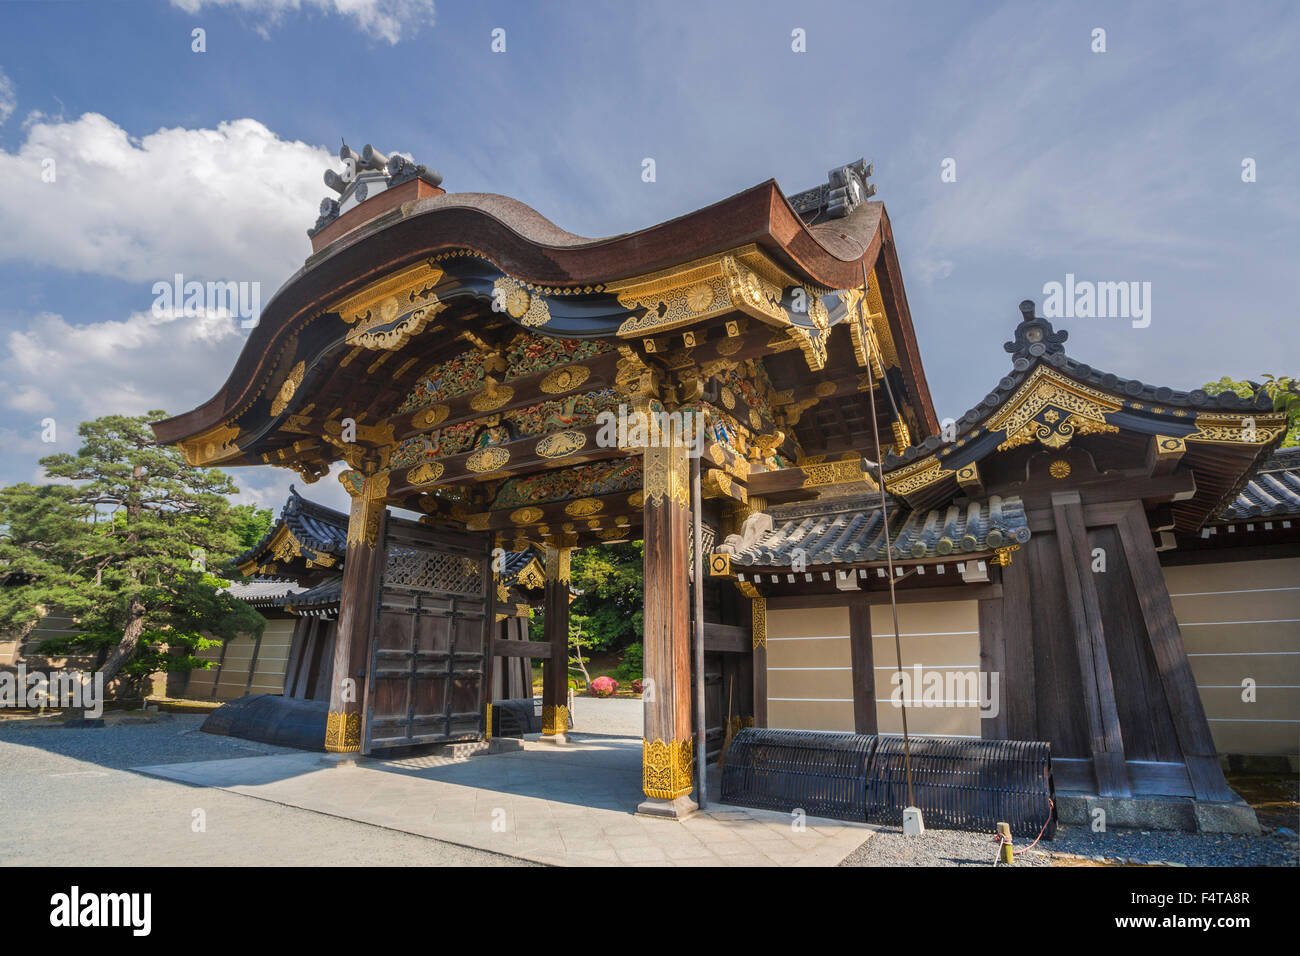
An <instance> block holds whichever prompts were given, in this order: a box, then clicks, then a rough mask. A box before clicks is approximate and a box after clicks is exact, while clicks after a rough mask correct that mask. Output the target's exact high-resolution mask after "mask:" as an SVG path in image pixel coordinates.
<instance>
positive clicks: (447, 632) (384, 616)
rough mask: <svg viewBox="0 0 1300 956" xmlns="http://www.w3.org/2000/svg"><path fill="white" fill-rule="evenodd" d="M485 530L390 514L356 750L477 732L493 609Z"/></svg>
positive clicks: (437, 740)
mask: <svg viewBox="0 0 1300 956" xmlns="http://www.w3.org/2000/svg"><path fill="white" fill-rule="evenodd" d="M488 545H489V538H488V536H487V535H470V534H456V533H455V532H446V531H435V530H433V529H431V528H428V527H426V526H424V525H421V524H417V523H415V522H413V521H406V520H404V519H401V518H389V520H388V528H387V533H386V535H385V538H384V557H383V569H382V575H381V578H380V584H379V609H378V614H377V618H376V621H375V630H374V638H373V641H372V642H371V648H372V650H371V659H370V677H369V686H368V688H367V694H366V732H365V743H364V746H363V751H364V752H365V753H370V752H371V751H374V750H387V749H390V748H393V747H408V746H412V745H417V744H432V743H444V742H448V741H457V740H475V739H478V738H480V737H482V736H483V734H484V729H485V727H484V719H485V704H486V698H485V696H484V695H485V694H486V693H487V690H488V688H489V687H490V686H491V684H490V682H489V678H490V674H488V672H487V671H488V668H489V667H490V666H491V658H490V657H489V656H488V653H487V651H488V648H489V640H490V631H491V622H492V616H493V614H494V611H495V608H494V607H493V600H494V597H495V593H494V591H493V590H492V575H491V569H490V561H489V555H488Z"/></svg>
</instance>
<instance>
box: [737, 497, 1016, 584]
mask: <svg viewBox="0 0 1300 956" xmlns="http://www.w3.org/2000/svg"><path fill="white" fill-rule="evenodd" d="M846 505H848V506H847V507H846ZM880 515H881V512H880V509H879V507H878V506H876V507H862V506H861V505H860V504H859V505H858V506H856V507H854V506H852V504H851V503H849V502H845V501H842V500H841V501H835V502H827V503H825V504H820V505H818V506H814V505H803V506H800V507H798V508H795V509H781V508H775V509H773V511H772V530H771V531H769V532H767V533H766V534H764V535H763V537H762V538H760V539H759V540H758V541H757V542H756V543H755V544H754V545H753V546H752V547H750V548H748V549H747V550H745V551H742V552H741V553H739V554H736V555H733V557H732V561H733V562H734V563H739V564H743V565H758V566H762V567H790V566H791V565H792V564H793V563H794V561H795V559H796V558H798V557H799V556H800V552H802V557H803V561H804V563H805V564H806V566H808V567H817V566H824V565H830V564H869V563H872V562H878V561H884V560H885V553H884V535H883V533H882V532H883V530H884V528H883V524H884V523H883V522H882V521H881V517H880ZM890 525H891V529H890V541H891V543H892V545H893V555H894V559H895V560H908V559H922V558H936V557H946V556H948V555H953V556H960V555H966V554H977V553H980V552H988V551H993V550H996V549H997V548H1002V547H1006V546H1008V545H1011V544H1022V543H1024V542H1025V541H1028V540H1029V525H1028V524H1027V522H1026V520H1025V508H1024V504H1023V503H1022V502H1021V500H1020V499H1019V498H1018V497H1014V496H1008V497H999V496H997V495H994V496H992V497H990V498H989V499H988V500H987V501H966V502H963V503H955V504H952V505H949V506H948V507H946V508H936V509H934V510H933V511H914V512H911V513H906V512H895V511H891V512H890Z"/></svg>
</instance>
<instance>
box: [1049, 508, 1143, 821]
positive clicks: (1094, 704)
mask: <svg viewBox="0 0 1300 956" xmlns="http://www.w3.org/2000/svg"><path fill="white" fill-rule="evenodd" d="M1052 513H1053V516H1054V517H1055V520H1056V542H1057V545H1058V546H1059V548H1060V552H1061V570H1062V572H1063V575H1064V577H1065V594H1066V601H1067V604H1068V606H1069V608H1070V624H1071V625H1072V627H1073V629H1074V645H1075V650H1076V651H1077V653H1078V658H1079V677H1080V685H1081V686H1082V688H1083V705H1084V711H1085V714H1086V717H1087V721H1088V737H1089V746H1090V747H1091V749H1092V763H1093V768H1094V770H1095V772H1096V775H1097V793H1098V794H1100V795H1101V796H1103V797H1127V796H1131V795H1132V789H1131V788H1130V786H1129V781H1128V769H1127V768H1126V767H1125V765H1124V740H1123V737H1122V735H1121V734H1120V727H1119V708H1118V707H1117V706H1116V703H1115V682H1114V678H1113V677H1112V676H1111V672H1110V657H1109V655H1108V654H1107V652H1106V636H1105V633H1104V632H1103V630H1102V621H1101V601H1100V598H1099V597H1098V594H1097V583H1096V581H1095V580H1094V579H1093V576H1092V552H1091V549H1089V547H1088V531H1087V527H1086V525H1085V524H1084V520H1083V505H1082V503H1081V502H1080V498H1079V493H1078V492H1077V491H1067V492H1061V493H1058V494H1054V495H1052Z"/></svg>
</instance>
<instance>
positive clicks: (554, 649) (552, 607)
mask: <svg viewBox="0 0 1300 956" xmlns="http://www.w3.org/2000/svg"><path fill="white" fill-rule="evenodd" d="M572 556H573V549H572V548H547V549H546V554H545V559H544V560H545V565H546V588H545V602H546V604H545V610H544V612H543V613H544V617H543V618H542V625H543V627H544V629H545V635H546V642H547V643H548V644H550V645H551V656H550V657H549V658H547V659H546V660H544V661H543V662H542V737H541V739H542V740H543V741H545V742H547V743H553V744H563V743H567V742H568V739H569V738H568V732H569V562H570V560H571V558H572Z"/></svg>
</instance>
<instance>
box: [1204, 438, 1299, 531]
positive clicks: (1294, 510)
mask: <svg viewBox="0 0 1300 956" xmlns="http://www.w3.org/2000/svg"><path fill="white" fill-rule="evenodd" d="M1283 515H1300V448H1284V449H1281V450H1279V451H1277V452H1274V453H1273V456H1272V457H1271V458H1269V459H1268V460H1266V461H1265V462H1264V463H1263V464H1262V465H1260V467H1259V470H1258V471H1256V472H1255V474H1254V476H1253V477H1252V478H1251V479H1250V480H1249V481H1248V482H1246V484H1245V486H1244V487H1243V488H1242V489H1241V491H1240V492H1238V494H1237V497H1236V498H1234V499H1233V500H1232V503H1231V504H1229V505H1228V506H1227V507H1226V508H1224V509H1223V510H1222V511H1220V512H1219V514H1218V516H1217V520H1219V521H1241V520H1243V519H1245V518H1275V517H1280V516H1283Z"/></svg>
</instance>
